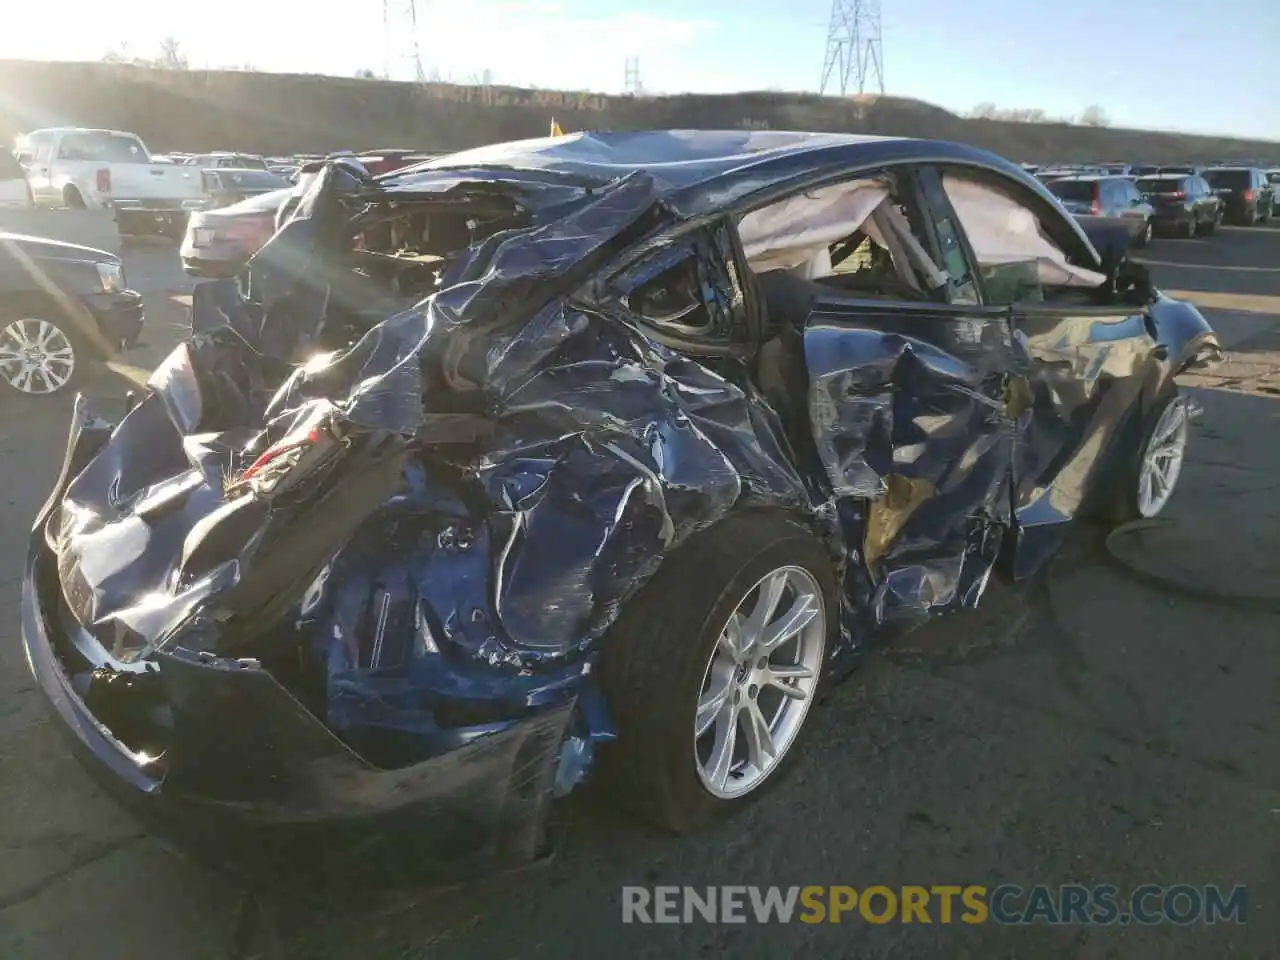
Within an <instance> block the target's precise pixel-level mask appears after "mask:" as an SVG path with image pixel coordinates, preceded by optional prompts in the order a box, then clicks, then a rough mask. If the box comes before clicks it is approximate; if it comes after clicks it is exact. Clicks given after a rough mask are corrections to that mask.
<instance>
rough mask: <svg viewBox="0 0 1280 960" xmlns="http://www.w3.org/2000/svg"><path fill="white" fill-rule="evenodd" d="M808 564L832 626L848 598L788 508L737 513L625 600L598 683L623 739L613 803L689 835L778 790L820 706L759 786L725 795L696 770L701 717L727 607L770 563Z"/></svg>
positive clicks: (604, 786)
mask: <svg viewBox="0 0 1280 960" xmlns="http://www.w3.org/2000/svg"><path fill="white" fill-rule="evenodd" d="M784 566H795V567H801V568H803V569H804V570H806V571H808V573H809V574H811V575H812V576H813V578H814V579H815V580H816V581H817V583H818V585H819V586H820V592H821V594H822V598H823V604H824V615H825V618H826V627H827V631H826V632H827V638H826V639H827V643H826V646H825V648H824V659H825V651H829V650H830V649H831V646H830V638H831V636H832V635H833V631H834V630H835V629H836V618H837V616H838V611H839V605H838V603H837V596H836V581H835V574H834V571H833V568H832V563H831V558H830V556H829V553H828V551H827V550H826V549H825V548H824V547H823V545H822V544H821V542H820V541H819V540H818V539H817V538H816V537H815V536H814V534H813V533H812V532H810V530H809V529H808V528H807V527H806V526H804V525H803V524H802V523H801V522H800V521H799V520H797V519H796V518H794V517H792V516H790V515H788V514H786V513H783V512H781V511H749V512H745V513H741V514H738V515H736V516H730V517H728V518H726V519H725V520H724V521H722V522H721V523H719V524H717V525H715V526H714V527H711V528H710V529H708V530H705V531H702V532H700V533H698V534H696V535H695V536H694V537H693V539H691V540H690V541H689V542H688V543H687V544H685V545H684V546H682V547H681V548H680V549H679V551H678V552H676V553H675V554H673V555H672V556H670V557H668V558H667V559H666V561H665V562H664V563H663V565H662V566H661V567H660V568H659V570H658V572H657V573H656V574H655V575H654V576H653V578H652V579H651V580H650V581H649V582H648V583H646V584H645V586H644V587H643V588H642V589H641V590H640V592H639V593H638V594H637V595H636V596H635V597H633V598H632V599H631V600H630V601H629V602H628V603H627V604H626V606H625V607H624V608H623V610H622V614H621V616H620V617H619V618H618V621H617V623H616V624H615V625H614V626H613V628H612V629H611V630H610V632H609V635H608V636H607V637H606V638H605V644H604V649H603V655H602V657H601V663H600V674H599V675H600V684H601V689H602V690H603V692H604V694H605V697H606V699H607V702H608V703H609V706H610V709H611V711H612V713H613V718H614V721H615V723H616V724H617V731H618V739H617V740H616V741H615V742H613V743H610V744H606V745H604V746H603V748H602V750H601V753H600V765H599V769H598V771H597V777H596V785H597V786H598V787H599V789H600V790H601V793H602V796H603V797H604V798H607V799H608V800H609V801H610V802H611V803H612V804H614V805H618V806H622V807H624V808H626V809H627V810H629V811H630V812H631V813H633V814H635V815H637V816H639V817H641V818H642V819H645V820H647V821H649V822H650V823H653V824H655V825H656V826H659V827H662V828H664V829H667V830H670V831H674V832H676V833H685V832H688V831H691V830H694V829H697V828H698V827H701V826H703V825H705V824H708V823H710V822H713V821H715V820H717V819H720V818H722V817H724V816H727V815H730V814H732V813H733V812H735V811H736V810H738V809H740V808H742V807H743V806H745V805H746V804H749V803H751V802H753V801H754V800H756V799H757V798H758V797H759V796H761V795H763V793H764V792H766V791H768V790H769V789H770V788H772V787H773V786H774V785H775V784H776V783H778V782H779V780H780V779H781V778H782V776H784V775H785V772H786V770H785V768H786V767H787V766H789V765H790V763H791V762H792V761H794V759H795V757H796V756H797V751H798V749H799V747H798V744H799V743H801V742H802V741H803V740H804V737H805V735H806V733H807V728H808V727H809V725H810V724H811V723H812V718H813V715H812V704H813V703H814V702H816V701H817V700H818V699H819V698H820V697H821V695H822V689H823V686H824V681H823V680H822V679H819V681H818V683H817V686H816V687H815V688H814V690H813V693H812V696H811V697H810V698H809V705H810V709H809V712H808V713H806V714H805V715H804V718H803V721H802V726H801V728H800V730H799V732H798V734H797V735H796V737H795V739H794V740H793V741H792V742H791V745H790V747H789V748H787V750H786V753H785V754H784V755H783V756H782V758H781V759H780V760H779V761H778V763H777V765H776V766H775V767H774V768H773V770H772V771H771V772H770V773H768V774H767V775H766V776H765V778H764V779H763V780H762V781H761V783H760V785H759V786H758V787H756V788H754V789H751V790H750V791H748V792H746V793H745V794H743V795H742V796H739V797H733V798H731V799H721V798H718V797H716V796H714V795H713V794H712V793H710V792H709V791H708V790H707V788H706V787H705V786H704V785H703V783H702V779H701V777H700V776H699V773H698V769H697V763H698V759H697V755H696V748H695V743H694V736H693V731H694V717H695V714H696V711H697V701H698V698H699V696H700V694H701V692H702V686H703V681H704V678H705V676H706V671H707V666H708V664H709V662H710V660H711V656H712V653H713V651H714V649H715V647H716V644H717V640H718V638H719V636H720V634H721V633H722V631H723V629H724V626H725V624H726V623H727V622H728V620H729V618H730V615H731V614H732V613H733V612H734V610H735V609H736V608H737V607H738V605H739V604H740V603H741V602H742V601H743V600H744V599H746V598H747V597H748V596H749V595H750V593H751V591H752V589H753V587H754V586H755V585H756V584H757V583H758V582H759V581H760V580H761V578H763V577H765V576H767V575H768V574H769V573H770V572H771V571H773V570H776V569H778V568H780V567H784Z"/></svg>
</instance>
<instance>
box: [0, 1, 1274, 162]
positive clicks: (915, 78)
mask: <svg viewBox="0 0 1280 960" xmlns="http://www.w3.org/2000/svg"><path fill="white" fill-rule="evenodd" d="M389 4H390V8H391V19H392V22H393V26H394V27H395V28H396V29H395V30H394V33H395V37H394V39H393V40H392V42H390V43H387V42H386V34H387V32H386V31H384V29H383V20H382V0H333V2H330V3H310V4H308V3H302V2H299V0H288V2H286V0H211V2H210V0H203V2H195V0H125V2H122V3H115V4H104V3H103V2H102V0H59V2H58V4H57V16H56V28H54V29H44V30H36V29H30V30H27V29H10V30H5V31H3V32H2V33H0V57H25V58H31V59H64V60H96V59H98V58H99V57H100V56H102V55H103V53H105V52H106V51H107V50H108V49H109V48H111V47H115V46H118V45H119V44H120V43H121V42H122V41H123V42H127V44H128V50H129V51H130V52H131V53H133V54H136V55H151V54H153V53H154V52H155V49H156V48H157V46H158V45H159V43H160V41H161V39H162V38H164V37H165V36H173V37H175V38H176V39H177V40H178V41H179V42H180V44H181V46H182V49H183V50H184V51H185V53H186V54H187V56H188V57H189V59H190V61H191V63H192V66H196V67H219V66H251V67H253V68H256V69H262V70H272V71H279V72H302V73H334V74H340V75H348V76H349V75H351V74H353V73H355V72H356V71H357V70H359V69H362V68H364V69H371V70H373V71H375V72H377V73H379V74H381V73H382V72H383V71H384V68H385V66H386V65H387V63H388V62H389V63H390V66H391V75H392V77H393V78H396V79H411V78H412V77H413V68H412V60H411V58H410V54H411V51H412V40H411V37H412V31H411V30H410V29H409V18H408V9H409V0H389ZM417 7H418V23H419V26H418V38H419V43H420V46H421V50H422V57H423V60H424V61H425V62H426V65H427V69H428V71H429V72H430V71H432V70H433V69H434V70H436V71H438V72H439V74H440V75H441V76H443V77H444V78H445V79H453V80H455V81H457V82H466V81H467V80H469V79H471V78H473V77H478V76H480V75H482V74H483V72H484V71H486V70H487V71H489V73H490V76H491V78H492V80H493V82H495V83H509V84H515V85H521V86H524V85H534V86H540V87H553V88H568V89H589V90H599V91H604V92H617V91H620V90H621V89H622V87H623V84H624V78H625V62H626V58H627V57H628V56H629V55H634V56H637V57H639V64H640V75H641V80H642V82H643V83H644V85H645V87H646V88H647V89H648V90H649V91H651V92H654V93H678V92H684V91H705V92H726V91H732V90H743V89H753V90H760V89H782V90H816V88H817V86H818V82H819V79H820V76H821V72H822V59H823V51H824V41H825V35H826V29H827V20H828V17H829V14H830V0H768V2H766V0H696V2H693V0H545V2H544V0H418V2H417ZM29 9H30V10H31V11H32V14H31V15H32V16H42V17H43V16H47V14H37V13H36V12H34V11H35V8H29ZM881 18H882V24H883V37H884V67H885V70H884V73H885V87H886V93H889V94H891V95H899V96H908V97H917V98H919V99H922V100H927V101H929V102H932V103H936V104H939V105H941V106H944V107H947V108H948V109H951V110H955V111H960V112H963V111H967V110H970V109H971V108H972V107H974V106H975V105H976V104H978V103H982V102H992V103H995V104H997V105H998V106H1001V107H1039V108H1041V109H1043V110H1045V111H1046V113H1048V114H1049V115H1051V116H1069V115H1075V114H1078V113H1079V112H1080V111H1081V110H1082V109H1083V108H1084V107H1086V106H1087V105H1089V104H1092V103H1096V104H1099V105H1101V106H1102V107H1103V108H1104V109H1105V110H1106V112H1107V114H1108V115H1109V116H1110V118H1111V120H1112V122H1113V124H1115V125H1117V126H1137V127H1147V128H1160V129H1178V130H1188V131H1196V132H1210V133H1225V134H1235V135H1240V136H1256V137H1262V138H1266V139H1275V140H1280V65H1277V57H1278V56H1280V2H1276V0H1219V2H1217V3H1212V4H1205V3H1202V2H1193V0H1071V2H1069V3H1062V2H1060V0H1053V2H1050V0H1023V2H1014V0H966V2H959V3H958V2H952V0H881ZM50 24H51V21H45V25H46V26H49V25H50Z"/></svg>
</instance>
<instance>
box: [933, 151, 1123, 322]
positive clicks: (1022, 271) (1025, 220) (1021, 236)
mask: <svg viewBox="0 0 1280 960" xmlns="http://www.w3.org/2000/svg"><path fill="white" fill-rule="evenodd" d="M942 184H943V188H944V190H945V191H946V195H947V198H948V200H949V201H950V203H951V206H952V208H953V209H954V210H955V212H956V214H957V216H958V217H959V219H960V225H961V227H962V228H963V229H964V232H965V235H966V237H967V238H968V240H969V247H970V248H971V249H972V250H973V252H974V256H975V258H976V259H977V262H978V263H977V265H978V270H979V272H980V275H981V278H982V287H983V291H984V293H985V299H986V302H987V303H989V304H993V305H1007V304H1013V303H1041V302H1044V301H1045V300H1046V299H1049V298H1050V297H1052V296H1058V295H1060V294H1061V293H1062V292H1064V291H1066V290H1068V289H1071V288H1094V287H1098V286H1101V285H1102V284H1103V283H1105V282H1106V277H1105V276H1104V275H1103V274H1101V273H1098V272H1097V271H1096V270H1094V269H1093V268H1092V265H1090V266H1083V265H1081V264H1077V263H1074V262H1072V260H1071V257H1070V256H1069V255H1068V253H1067V251H1066V250H1065V249H1064V248H1063V247H1062V246H1061V245H1060V244H1059V243H1058V242H1057V241H1056V240H1055V239H1054V238H1053V236H1052V233H1051V230H1050V229H1047V228H1046V224H1045V221H1044V219H1043V217H1045V216H1049V215H1052V208H1049V207H1047V206H1045V207H1044V208H1043V209H1041V208H1040V205H1039V204H1037V203H1036V202H1035V201H1036V199H1037V198H1035V197H1033V196H1031V195H1030V191H1029V190H1027V189H1026V188H1025V187H1023V186H1022V185H1021V184H1018V183H1016V182H1011V181H1010V180H1009V179H1008V178H1006V177H1003V176H1001V175H999V174H995V173H987V172H983V173H973V172H970V171H968V170H963V169H956V170H947V171H944V173H943V177H942ZM1062 226H1063V228H1065V227H1066V224H1063V225H1062ZM1058 232H1060V233H1061V232H1063V231H1061V230H1059V231H1058Z"/></svg>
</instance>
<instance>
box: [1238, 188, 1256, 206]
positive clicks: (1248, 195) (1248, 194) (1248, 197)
mask: <svg viewBox="0 0 1280 960" xmlns="http://www.w3.org/2000/svg"><path fill="white" fill-rule="evenodd" d="M1240 196H1242V197H1244V202H1245V203H1253V191H1252V190H1246V191H1245V192H1244V193H1242V194H1240Z"/></svg>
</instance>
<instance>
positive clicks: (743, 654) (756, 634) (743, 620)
mask: <svg viewBox="0 0 1280 960" xmlns="http://www.w3.org/2000/svg"><path fill="white" fill-rule="evenodd" d="M826 645H827V611H826V610H825V603H824V600H823V595H822V589H821V588H820V587H819V585H818V581H817V580H816V579H815V578H814V576H813V574H811V573H809V571H807V570H805V569H804V568H802V567H794V566H787V567H779V568H778V569H776V570H774V571H772V572H771V573H769V574H767V575H766V576H764V577H762V578H761V579H760V581H759V582H758V583H757V584H756V585H755V586H753V587H752V588H751V590H750V591H748V593H747V595H746V596H745V597H744V598H743V599H742V601H741V602H740V603H739V604H738V606H737V608H736V609H735V610H734V611H733V613H732V614H731V615H730V616H729V619H728V622H727V623H726V624H725V625H724V628H723V629H722V630H721V632H720V636H719V638H718V640H717V642H716V646H715V649H714V650H713V651H712V653H711V658H710V662H709V663H708V664H707V669H706V673H705V674H704V676H703V680H702V690H701V693H700V695H699V698H698V707H697V712H696V714H695V716H694V729H693V738H694V755H695V758H696V760H697V765H698V776H699V777H700V778H701V780H702V784H703V786H704V787H706V789H707V790H708V792H710V793H711V794H712V795H713V796H715V797H718V798H720V799H724V800H727V799H732V798H736V797H741V796H744V795H745V794H747V793H750V792H751V791H752V790H754V789H756V788H757V787H759V786H760V784H762V783H763V782H764V781H765V780H766V779H767V778H768V777H769V775H770V774H771V773H773V771H774V770H776V769H777V768H778V765H779V763H780V762H781V761H782V758H783V757H784V756H785V755H786V752H787V750H788V749H790V747H791V745H792V744H793V743H795V740H796V736H797V735H798V734H799V733H800V728H801V727H802V726H803V725H804V720H805V717H806V716H807V715H808V712H809V707H810V705H811V704H812V702H813V698H814V692H815V691H816V689H817V686H818V679H819V675H820V674H821V671H822V662H823V657H824V656H825V654H826Z"/></svg>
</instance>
